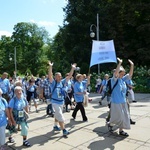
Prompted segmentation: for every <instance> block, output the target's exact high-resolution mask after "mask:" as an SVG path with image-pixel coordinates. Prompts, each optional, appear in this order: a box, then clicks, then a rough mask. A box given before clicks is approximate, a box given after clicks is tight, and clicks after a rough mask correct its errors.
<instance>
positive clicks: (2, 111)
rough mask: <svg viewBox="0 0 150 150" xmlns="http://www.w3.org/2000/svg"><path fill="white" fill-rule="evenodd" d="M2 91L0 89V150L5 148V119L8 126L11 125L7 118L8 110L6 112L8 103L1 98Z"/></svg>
mask: <svg viewBox="0 0 150 150" xmlns="http://www.w3.org/2000/svg"><path fill="white" fill-rule="evenodd" d="M2 94H3V92H2V90H1V89H0V150H1V149H4V148H5V139H6V135H5V130H6V125H7V118H8V121H9V124H10V125H11V120H10V116H9V110H8V103H7V101H6V100H5V99H4V98H3V97H2Z"/></svg>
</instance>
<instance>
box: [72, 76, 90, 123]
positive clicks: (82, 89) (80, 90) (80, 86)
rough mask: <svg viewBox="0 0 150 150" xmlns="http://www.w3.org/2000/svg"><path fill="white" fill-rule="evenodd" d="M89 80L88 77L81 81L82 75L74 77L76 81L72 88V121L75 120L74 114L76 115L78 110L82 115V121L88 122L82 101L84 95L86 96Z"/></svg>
mask: <svg viewBox="0 0 150 150" xmlns="http://www.w3.org/2000/svg"><path fill="white" fill-rule="evenodd" d="M89 79H90V77H89V76H88V79H87V80H84V81H83V75H82V74H77V75H76V80H77V81H76V82H75V84H74V87H73V88H74V99H75V102H76V106H75V109H74V111H73V113H72V117H73V119H75V118H76V114H77V112H78V110H80V111H81V114H82V119H83V121H87V120H88V119H87V116H86V114H85V109H84V106H83V101H84V95H85V94H86V91H87V85H88V83H89Z"/></svg>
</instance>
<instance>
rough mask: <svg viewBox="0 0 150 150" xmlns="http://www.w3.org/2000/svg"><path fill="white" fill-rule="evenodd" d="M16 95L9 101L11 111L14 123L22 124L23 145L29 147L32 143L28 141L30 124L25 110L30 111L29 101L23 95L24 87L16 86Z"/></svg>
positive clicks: (10, 138)
mask: <svg viewBox="0 0 150 150" xmlns="http://www.w3.org/2000/svg"><path fill="white" fill-rule="evenodd" d="M14 92H15V97H13V98H12V99H11V100H10V102H9V112H10V118H11V121H12V125H14V126H16V124H20V125H21V135H22V137H23V146H26V147H29V146H30V143H29V141H27V134H28V125H27V118H26V115H25V112H28V102H27V100H26V99H25V97H23V96H22V88H21V87H20V86H16V87H15V89H14ZM9 141H12V136H10V137H9Z"/></svg>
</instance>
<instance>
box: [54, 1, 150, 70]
mask: <svg viewBox="0 0 150 150" xmlns="http://www.w3.org/2000/svg"><path fill="white" fill-rule="evenodd" d="M149 8H150V3H149V2H148V1H147V0H137V1H131V0H123V1H119V0H101V1H96V0H86V1H85V0H76V1H74V0H68V4H67V6H66V7H65V8H64V12H65V14H66V15H65V19H64V25H63V27H61V28H60V30H59V33H58V34H57V35H56V36H55V38H54V47H52V48H53V51H54V54H56V55H57V56H58V54H59V57H58V59H59V61H60V60H62V59H64V60H66V61H68V62H69V63H70V62H77V63H78V65H79V66H80V67H81V71H83V72H87V71H88V66H89V62H90V56H91V47H92V39H91V38H90V37H89V33H90V31H89V30H90V25H91V24H96V14H97V13H98V14H99V22H100V32H99V35H100V40H110V39H113V40H114V42H115V49H116V53H117V56H118V57H120V58H123V59H127V58H130V59H132V60H133V61H134V62H135V64H136V65H145V64H147V65H148V64H149V61H150V58H149V57H148V56H149V55H150V51H149V48H150V37H149V33H150V32H149V31H150V23H149V20H150V15H149V14H150V9H149ZM94 39H95V38H94ZM143 59H144V61H143ZM83 62H84V63H83ZM85 63H86V64H87V65H86V67H85ZM111 66H112V64H103V65H101V69H102V71H103V70H105V69H108V68H111ZM113 66H114V65H113ZM91 69H92V70H93V69H94V70H95V69H96V70H97V68H96V66H93V67H92V68H91ZM94 70H93V71H94ZM95 72H96V71H95Z"/></svg>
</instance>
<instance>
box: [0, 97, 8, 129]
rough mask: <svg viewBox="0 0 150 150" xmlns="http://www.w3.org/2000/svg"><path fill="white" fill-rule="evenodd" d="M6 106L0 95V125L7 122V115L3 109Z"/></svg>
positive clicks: (4, 124)
mask: <svg viewBox="0 0 150 150" xmlns="http://www.w3.org/2000/svg"><path fill="white" fill-rule="evenodd" d="M7 108H8V103H7V101H6V100H5V99H4V98H2V97H0V127H2V126H6V124H7V116H6V112H5V110H6V109H7Z"/></svg>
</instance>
